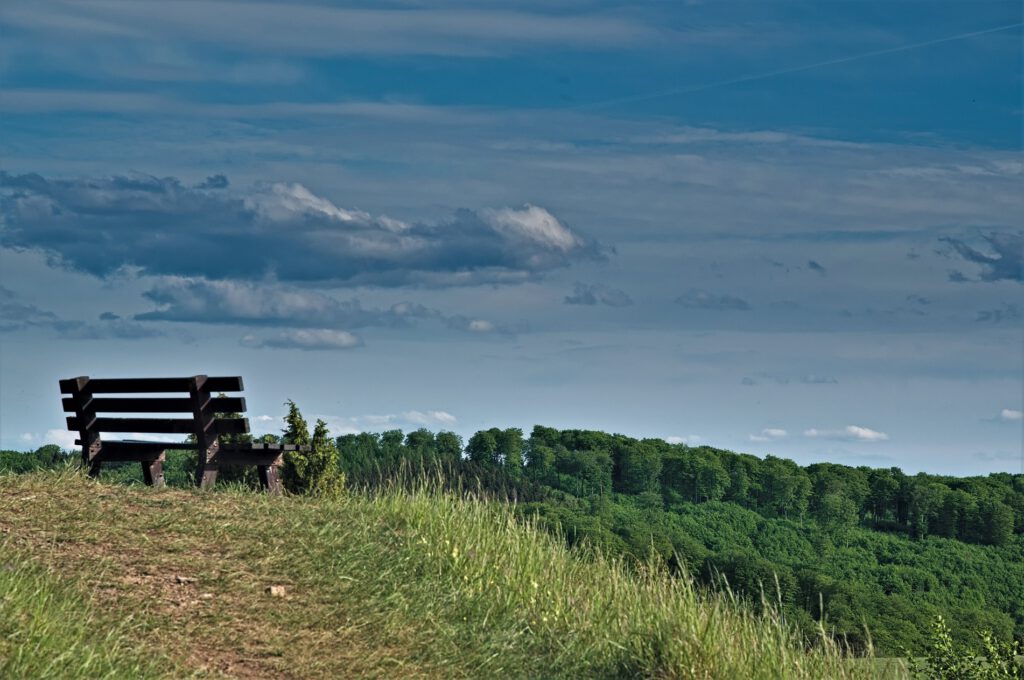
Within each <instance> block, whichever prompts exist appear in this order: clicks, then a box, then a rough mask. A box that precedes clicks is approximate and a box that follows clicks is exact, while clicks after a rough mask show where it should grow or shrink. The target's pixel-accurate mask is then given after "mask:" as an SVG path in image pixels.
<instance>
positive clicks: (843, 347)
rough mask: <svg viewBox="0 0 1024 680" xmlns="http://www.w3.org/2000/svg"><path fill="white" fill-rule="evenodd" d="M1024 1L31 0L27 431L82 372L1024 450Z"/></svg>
mask: <svg viewBox="0 0 1024 680" xmlns="http://www.w3.org/2000/svg"><path fill="white" fill-rule="evenodd" d="M1021 14H1022V10H1021V6H1020V3H1019V2H999V1H986V2H949V3H947V2H909V1H907V2H892V1H889V2H878V3H874V2H862V1H858V2H841V1H833V2H827V3H822V2H749V3H745V2H673V3H665V2H651V3H637V2H632V3H628V4H619V3H612V2H588V1H587V0H573V1H566V2H543V3H541V2H517V3H511V2H509V3H504V2H489V3H477V4H475V5H474V4H469V3H461V2H430V3H420V2H415V1H412V0H410V1H407V2H395V3H347V4H341V3H328V2H319V3H312V2H311V3H274V2H265V3H236V2H231V1H226V0H225V1H220V2H199V1H197V2H174V3H167V2H150V1H147V0H135V1H133V2H117V1H113V0H105V1H96V2H40V1H38V0H36V1H34V2H18V1H16V0H14V1H11V2H6V3H4V5H3V7H2V8H0V25H2V29H0V30H2V36H3V40H2V41H0V87H2V90H0V132H2V134H0V163H2V170H3V173H4V174H3V175H2V177H0V218H2V220H3V221H2V228H0V246H2V248H0V268H2V274H0V286H2V288H0V312H2V314H0V379H2V386H0V445H2V446H3V447H5V448H31V447H35V446H38V445H40V444H42V443H45V442H48V441H56V442H66V441H67V439H68V434H67V433H66V432H64V431H63V417H62V413H61V412H60V410H59V400H58V395H57V380H58V379H59V378H64V377H70V376H74V375H82V374H89V375H94V376H110V375H125V376H131V375H177V374H186V375H188V374H194V373H208V374H211V375H213V374H240V375H243V376H244V377H245V380H246V384H247V399H248V402H249V408H250V411H251V413H250V415H251V417H252V419H253V424H254V427H255V429H257V430H259V431H275V430H277V429H278V428H279V426H280V425H279V423H280V420H279V418H280V416H281V415H282V413H283V406H282V402H283V401H284V400H285V399H286V398H293V399H295V400H296V401H297V402H298V403H299V405H300V406H301V407H302V408H303V410H304V412H305V413H306V414H307V416H310V417H322V418H324V419H325V420H326V421H327V422H328V423H329V424H330V426H331V427H332V430H333V431H334V432H335V433H338V434H340V433H343V432H353V431H363V430H382V429H389V428H394V427H398V428H403V429H406V430H408V429H412V428H415V427H420V426H426V427H429V428H431V429H434V430H437V429H452V430H455V431H456V432H459V433H461V434H463V435H466V434H470V433H472V432H473V431H474V430H476V429H479V428H483V427H490V426H494V425H498V426H503V427H507V426H520V427H523V428H524V429H526V430H528V429H529V428H530V427H532V426H533V425H534V424H536V423H540V424H545V425H550V426H555V427H580V428H594V429H602V430H608V431H615V432H622V433H625V434H630V435H635V436H654V437H664V438H671V440H672V441H684V442H687V443H708V444H712V445H716V446H721V447H725V448H731V449H735V450H741V451H747V452H751V453H755V454H758V455H764V454H767V453H773V454H776V455H782V456H786V457H790V458H793V459H795V460H797V461H800V462H802V463H808V462H812V461H816V460H831V461H836V462H843V463H848V464H852V465H872V466H891V465H898V466H901V467H903V468H904V469H905V470H908V471H917V470H928V471H933V472H941V473H954V474H978V473H986V472H989V471H996V470H1010V471H1018V470H1019V469H1020V465H1021V457H1022V451H1021V448H1022V445H1024V444H1022V442H1024V434H1022V432H1024V430H1022V428H1024V422H1022V420H1021V410H1022V400H1024V380H1022V371H1024V365H1022V362H1024V336H1022V331H1024V318H1022V309H1021V308H1022V306H1024V302H1022V296H1021V292H1022V274H1021V267H1022V249H1024V246H1022V242H1024V241H1022V239H1024V237H1022V231H1021V230H1022V223H1024V222H1022V217H1024V191H1022V189H1024V159H1022V157H1021V154H1020V149H1021V114H1022V105H1021V100H1022V98H1021V75H1022V74H1021V38H1022V29H1021V22H1022V16H1021Z"/></svg>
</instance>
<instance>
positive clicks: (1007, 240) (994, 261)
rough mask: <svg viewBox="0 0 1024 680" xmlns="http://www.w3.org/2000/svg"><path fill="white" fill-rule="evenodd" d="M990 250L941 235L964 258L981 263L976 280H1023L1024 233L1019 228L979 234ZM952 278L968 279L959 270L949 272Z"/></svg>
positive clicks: (961, 280)
mask: <svg viewBox="0 0 1024 680" xmlns="http://www.w3.org/2000/svg"><path fill="white" fill-rule="evenodd" d="M982 238H984V239H985V241H986V242H987V243H988V248H989V250H991V251H992V254H986V253H984V252H982V251H981V250H978V249H976V248H973V247H971V246H970V245H968V244H967V243H965V242H964V241H961V240H959V239H955V238H948V237H946V238H942V239H941V240H942V241H943V242H945V243H948V244H949V245H950V246H951V247H952V249H953V251H954V252H955V253H956V254H957V255H959V256H960V257H961V258H963V259H964V260H967V261H968V262H973V263H974V264H977V265H980V267H981V272H980V274H979V275H978V280H979V281H1024V274H1022V272H1024V234H1022V233H1021V232H1016V233H1014V232H995V233H992V234H985V235H983V236H982ZM950 280H951V281H955V282H963V281H968V280H969V279H968V278H967V277H966V276H964V275H963V274H962V273H960V272H953V273H951V274H950Z"/></svg>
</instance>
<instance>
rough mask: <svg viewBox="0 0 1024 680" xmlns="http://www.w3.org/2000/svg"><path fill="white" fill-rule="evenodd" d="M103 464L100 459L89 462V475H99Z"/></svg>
mask: <svg viewBox="0 0 1024 680" xmlns="http://www.w3.org/2000/svg"><path fill="white" fill-rule="evenodd" d="M101 465H102V463H100V462H99V461H98V460H94V461H92V462H91V463H89V476H90V477H92V478H93V479H96V478H97V477H99V476H100V466H101Z"/></svg>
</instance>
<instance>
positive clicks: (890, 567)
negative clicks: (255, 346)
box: [0, 426, 1024, 656]
mask: <svg viewBox="0 0 1024 680" xmlns="http://www.w3.org/2000/svg"><path fill="white" fill-rule="evenodd" d="M265 438H266V439H268V440H270V439H276V438H275V437H274V436H273V435H266V436H265ZM333 443H334V444H335V446H336V448H337V451H338V454H339V455H338V460H339V465H340V468H341V471H342V472H343V473H344V474H345V478H346V480H347V484H348V485H349V486H351V487H371V488H372V487H375V486H378V485H380V484H382V483H394V482H395V480H401V479H405V480H408V479H413V480H415V479H422V478H423V477H424V476H427V477H428V478H435V479H442V480H443V481H444V483H446V484H450V485H457V486H459V487H461V488H463V489H471V490H474V491H476V492H478V493H481V494H483V495H486V496H488V497H490V498H493V499H495V500H500V501H508V502H511V503H512V504H513V507H514V509H515V511H516V512H517V513H518V514H519V516H521V517H522V518H523V519H524V520H532V521H535V522H537V523H539V524H540V525H542V526H544V527H546V528H548V529H550V530H551V531H554V532H556V533H558V534H559V535H561V536H563V537H564V539H565V540H566V541H567V542H568V543H569V544H571V545H577V546H580V545H582V546H589V547H590V548H592V549H594V550H599V551H601V552H602V553H604V554H606V555H610V556H617V557H622V558H623V559H626V560H630V561H632V560H639V561H641V563H642V562H643V561H646V560H657V561H663V562H664V564H666V565H667V566H668V568H669V569H670V570H672V571H673V572H675V573H684V572H685V573H688V574H690V575H692V576H693V577H695V578H697V579H698V580H699V581H701V582H702V583H704V584H706V585H707V586H708V587H711V588H719V587H722V586H724V585H727V586H728V587H729V588H731V589H732V590H733V591H734V592H736V593H738V594H739V595H740V596H741V597H744V598H746V599H748V600H749V601H750V603H751V605H752V606H753V607H755V608H756V607H760V606H763V601H764V600H768V601H771V602H776V603H780V604H781V606H782V608H783V610H784V612H785V614H786V616H787V617H788V618H789V620H790V621H791V623H793V624H794V625H796V626H798V627H799V628H800V629H802V630H803V631H805V633H806V635H807V638H808V639H813V637H814V635H815V631H816V630H817V628H818V626H819V624H823V625H824V627H825V628H826V629H827V630H828V631H830V632H831V633H832V634H834V635H835V636H837V637H840V638H842V639H845V640H846V642H847V643H848V644H849V645H850V646H851V647H852V648H853V649H854V650H855V651H856V650H866V649H867V648H868V646H869V645H870V646H872V647H873V648H874V651H875V653H876V654H880V655H883V656H893V655H901V654H904V653H906V652H910V653H919V652H920V651H921V650H923V649H924V648H925V647H926V646H927V643H928V634H929V627H930V624H931V622H932V621H934V620H935V617H936V616H937V615H941V616H943V617H944V618H945V620H946V621H948V622H950V624H951V628H952V631H953V634H954V637H957V638H958V641H959V642H962V643H965V644H969V645H977V644H978V643H979V637H978V636H979V634H980V632H981V631H983V630H991V631H992V632H994V633H995V634H996V635H997V636H999V637H1000V638H1002V639H1011V638H1016V639H1018V640H1019V639H1024V475H1013V474H1009V473H999V474H991V475H988V476H986V477H967V478H958V477H944V476H936V475H929V474H924V473H919V474H915V475H907V474H905V473H903V472H902V471H901V470H900V469H899V468H884V469H878V468H869V467H849V466H845V465H838V464H832V463H815V464H812V465H808V466H800V465H798V464H796V463H795V462H793V461H791V460H787V459H785V458H780V457H775V456H766V457H765V458H763V459H761V458H758V457H756V456H752V455H748V454H742V453H734V452H732V451H726V450H721V449H715V448H712V447H707V446H700V447H691V446H686V445H683V444H669V443H666V442H665V441H662V440H659V439H634V438H630V437H626V436H623V435H616V434H607V433H604V432H597V431H585V430H561V431H560V430H556V429H552V428H548V427H542V426H536V427H534V429H533V431H532V432H531V433H530V435H529V436H528V437H527V436H524V433H523V432H522V431H521V430H519V429H517V428H508V429H498V428H492V429H489V430H481V431H479V432H477V433H475V434H474V435H473V436H472V437H470V439H469V440H468V442H463V440H462V439H461V438H460V437H459V436H458V435H456V434H454V433H452V432H439V433H436V434H435V433H433V432H430V431H428V430H425V429H420V430H416V431H414V432H409V433H403V432H402V431H400V430H392V431H387V432H383V433H361V434H349V435H343V436H340V437H337V438H336V439H335V440H334V442H333ZM188 455H189V454H188V453H187V452H182V453H181V454H180V455H178V456H171V457H170V458H169V461H168V470H167V473H168V478H169V479H172V478H173V477H174V476H175V474H176V470H177V474H178V475H179V476H180V477H181V478H182V479H184V478H185V475H187V468H188ZM65 458H66V454H64V453H63V452H61V451H60V449H59V448H57V447H55V446H49V447H43V448H41V449H38V450H37V451H35V452H33V453H19V452H8V451H4V452H0V471H3V470H8V471H15V472H24V471H29V470H31V469H36V468H40V467H53V466H56V465H60V464H62V462H63V460H64V459H65ZM136 468H137V466H130V467H126V468H125V469H124V476H125V477H126V478H130V477H131V476H132V475H133V474H135V471H136ZM228 477H229V478H230V476H228Z"/></svg>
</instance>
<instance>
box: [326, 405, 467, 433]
mask: <svg viewBox="0 0 1024 680" xmlns="http://www.w3.org/2000/svg"><path fill="white" fill-rule="evenodd" d="M317 417H318V418H321V419H322V420H323V421H324V422H326V423H327V426H328V428H330V431H331V434H333V435H335V436H337V435H342V434H359V433H361V432H380V431H383V430H395V429H402V430H406V431H409V430H414V429H416V428H418V427H425V428H427V429H430V430H442V429H445V428H448V427H452V426H454V425H455V424H456V423H457V422H458V419H457V418H456V417H455V416H454V415H452V414H451V413H449V412H447V411H442V410H425V411H419V410H416V409H412V410H409V411H403V412H402V413H385V414H368V415H361V416H324V415H320V416H317Z"/></svg>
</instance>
